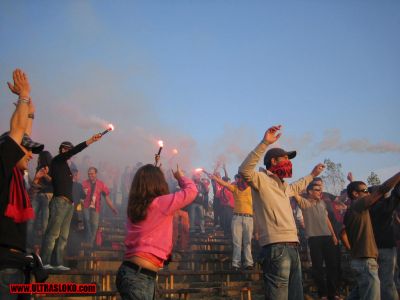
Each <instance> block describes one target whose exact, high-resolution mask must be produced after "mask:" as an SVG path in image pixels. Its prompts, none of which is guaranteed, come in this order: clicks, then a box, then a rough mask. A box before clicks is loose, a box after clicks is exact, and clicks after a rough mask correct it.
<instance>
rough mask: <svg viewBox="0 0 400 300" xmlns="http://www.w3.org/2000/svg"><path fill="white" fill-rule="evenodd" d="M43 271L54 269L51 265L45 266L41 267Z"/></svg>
mask: <svg viewBox="0 0 400 300" xmlns="http://www.w3.org/2000/svg"><path fill="white" fill-rule="evenodd" d="M43 269H45V270H54V267H53V266H52V265H49V264H47V265H44V266H43Z"/></svg>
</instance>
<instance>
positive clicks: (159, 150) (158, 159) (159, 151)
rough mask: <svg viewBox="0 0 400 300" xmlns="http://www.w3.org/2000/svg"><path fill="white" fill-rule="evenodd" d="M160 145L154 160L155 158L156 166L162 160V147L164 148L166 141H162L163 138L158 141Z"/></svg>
mask: <svg viewBox="0 0 400 300" xmlns="http://www.w3.org/2000/svg"><path fill="white" fill-rule="evenodd" d="M158 146H160V148H159V149H158V152H157V153H156V155H155V157H154V160H155V163H154V165H155V166H157V165H158V162H159V161H160V154H161V151H162V149H163V147H164V142H163V141H161V140H159V141H158ZM159 167H161V164H160V165H159Z"/></svg>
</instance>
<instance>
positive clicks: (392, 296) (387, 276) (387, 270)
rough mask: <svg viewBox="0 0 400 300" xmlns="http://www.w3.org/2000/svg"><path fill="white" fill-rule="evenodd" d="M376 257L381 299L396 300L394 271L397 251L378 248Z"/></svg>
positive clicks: (397, 297)
mask: <svg viewBox="0 0 400 300" xmlns="http://www.w3.org/2000/svg"><path fill="white" fill-rule="evenodd" d="M378 250H379V255H378V265H379V269H378V275H379V280H380V282H381V298H382V299H385V300H398V299H399V295H398V294H397V290H396V285H395V282H394V269H395V266H396V263H397V249H396V248H395V247H394V248H380V249H378Z"/></svg>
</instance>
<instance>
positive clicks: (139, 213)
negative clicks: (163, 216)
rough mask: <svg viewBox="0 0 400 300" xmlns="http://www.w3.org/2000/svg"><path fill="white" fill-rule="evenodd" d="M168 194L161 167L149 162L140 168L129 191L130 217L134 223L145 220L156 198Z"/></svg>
mask: <svg viewBox="0 0 400 300" xmlns="http://www.w3.org/2000/svg"><path fill="white" fill-rule="evenodd" d="M167 194H169V189H168V184H167V181H166V180H165V176H164V173H163V172H162V171H161V170H160V168H159V167H156V166H153V165H150V164H149V165H144V166H143V167H141V168H139V169H138V170H137V172H136V174H135V176H134V177H133V180H132V184H131V189H130V191H129V202H128V218H129V219H130V220H131V221H132V223H137V222H140V221H142V220H144V219H145V218H146V216H147V208H148V207H149V205H150V204H151V202H152V201H153V200H154V198H156V197H158V196H162V195H167Z"/></svg>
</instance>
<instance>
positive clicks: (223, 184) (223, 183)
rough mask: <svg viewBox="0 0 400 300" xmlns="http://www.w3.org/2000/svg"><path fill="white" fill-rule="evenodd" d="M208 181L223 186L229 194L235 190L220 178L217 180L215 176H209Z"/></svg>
mask: <svg viewBox="0 0 400 300" xmlns="http://www.w3.org/2000/svg"><path fill="white" fill-rule="evenodd" d="M209 177H210V179H212V180H214V181H216V182H217V183H218V184H220V185H222V186H225V187H226V188H227V189H228V190H230V191H231V192H233V191H234V190H235V188H234V187H233V185H232V184H230V183H229V182H226V181H223V180H222V179H221V178H218V177H217V176H215V175H212V174H210V176H209Z"/></svg>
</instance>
